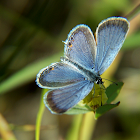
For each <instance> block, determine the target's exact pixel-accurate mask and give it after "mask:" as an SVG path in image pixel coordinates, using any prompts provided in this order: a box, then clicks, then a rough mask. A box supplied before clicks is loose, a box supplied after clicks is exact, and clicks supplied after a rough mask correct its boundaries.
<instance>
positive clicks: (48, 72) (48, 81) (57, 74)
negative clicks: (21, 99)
mask: <svg viewBox="0 0 140 140" xmlns="http://www.w3.org/2000/svg"><path fill="white" fill-rule="evenodd" d="M84 79H85V77H84V76H83V75H82V74H81V73H79V70H78V69H77V68H75V67H74V66H71V65H68V64H65V63H62V62H58V63H54V64H52V65H51V66H48V67H46V68H44V69H42V70H41V71H40V72H39V73H38V74H37V78H36V82H37V84H38V86H39V87H41V88H49V89H53V88H58V87H63V86H66V85H70V84H73V83H76V82H79V81H82V80H84Z"/></svg>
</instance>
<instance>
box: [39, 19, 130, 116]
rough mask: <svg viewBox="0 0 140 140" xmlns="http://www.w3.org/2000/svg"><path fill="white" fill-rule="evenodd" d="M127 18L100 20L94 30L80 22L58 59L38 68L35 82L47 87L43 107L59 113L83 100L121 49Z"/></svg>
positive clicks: (127, 26) (72, 31)
mask: <svg viewBox="0 0 140 140" xmlns="http://www.w3.org/2000/svg"><path fill="white" fill-rule="evenodd" d="M128 30H129V21H128V20H127V19H125V18H122V17H111V18H107V19H106V20H103V21H102V22H101V23H100V24H99V25H98V27H97V29H96V34H95V39H94V36H93V33H92V31H91V29H90V28H89V27H88V26H86V25H84V24H80V25H78V26H76V27H75V28H73V29H72V30H71V31H70V33H69V34H68V38H67V40H66V41H65V42H64V43H65V47H64V57H61V58H60V62H56V63H53V64H51V65H50V66H48V67H46V68H44V69H42V70H40V72H39V73H38V74H37V78H36V82H37V84H38V86H39V87H41V88H48V89H51V90H49V91H48V92H47V93H46V94H45V96H44V103H45V105H46V107H47V108H48V109H49V110H50V111H51V113H53V114H62V113H64V112H66V111H67V110H68V109H70V108H72V107H73V106H74V105H76V104H77V103H78V102H79V101H80V100H82V99H84V98H85V96H87V95H88V94H89V93H90V91H91V90H92V88H93V86H94V83H97V84H102V78H101V77H100V75H101V74H102V73H103V72H104V71H105V70H106V69H107V68H108V67H109V66H110V65H111V63H112V62H113V60H114V59H115V57H116V55H117V54H118V52H119V50H120V49H121V47H122V45H123V42H124V40H125V37H126V35H127V32H128Z"/></svg>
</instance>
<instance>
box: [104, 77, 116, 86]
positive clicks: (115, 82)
mask: <svg viewBox="0 0 140 140" xmlns="http://www.w3.org/2000/svg"><path fill="white" fill-rule="evenodd" d="M102 79H105V78H102ZM105 80H107V81H110V82H112V83H114V84H116V85H117V86H118V84H117V83H116V82H114V81H112V80H108V79H105Z"/></svg>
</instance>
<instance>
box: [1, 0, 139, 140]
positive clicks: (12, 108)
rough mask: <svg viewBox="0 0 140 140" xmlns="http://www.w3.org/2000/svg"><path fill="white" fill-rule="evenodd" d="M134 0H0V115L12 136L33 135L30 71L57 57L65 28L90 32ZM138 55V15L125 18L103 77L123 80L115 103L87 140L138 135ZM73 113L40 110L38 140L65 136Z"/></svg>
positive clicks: (34, 92)
mask: <svg viewBox="0 0 140 140" xmlns="http://www.w3.org/2000/svg"><path fill="white" fill-rule="evenodd" d="M138 4H139V0H40V1H39V0H1V1H0V115H2V116H3V118H5V120H6V121H7V123H8V124H10V128H12V131H13V134H14V135H15V137H16V139H18V140H25V139H26V140H33V139H35V131H34V126H35V123H36V116H37V113H38V110H39V104H40V98H41V97H40V96H41V89H40V88H39V87H38V86H37V85H36V83H35V79H36V74H37V73H38V72H39V70H40V69H42V68H44V67H46V66H47V65H50V64H51V63H53V62H56V61H58V60H59V58H60V56H63V49H64V43H63V42H62V41H65V40H66V38H67V34H68V33H69V31H70V30H71V29H72V28H73V27H75V26H76V25H77V24H81V23H83V24H87V25H88V26H89V27H90V28H91V29H92V31H93V33H94V32H95V30H96V27H97V26H98V24H99V22H101V21H102V20H103V19H106V18H108V17H111V16H122V17H125V16H126V15H127V14H128V13H130V12H131V11H132V10H133V9H134V8H135V7H136V6H137V5H138ZM139 54H140V14H139V15H137V16H136V17H135V18H133V19H132V20H131V21H130V30H129V33H128V36H127V39H126V41H125V43H124V45H123V47H122V49H121V52H120V53H119V56H118V57H117V58H116V60H115V62H114V63H113V65H114V67H112V69H113V72H111V73H108V75H109V76H108V77H106V78H107V79H110V78H111V79H113V80H114V81H123V82H124V86H123V89H122V90H121V93H120V95H119V97H118V98H117V101H118V100H119V101H121V104H120V105H119V107H117V108H115V109H113V110H111V111H109V112H108V113H106V114H105V115H103V116H102V117H100V118H99V119H98V120H97V121H96V122H95V124H93V125H95V127H94V130H93V129H92V131H90V135H91V137H90V139H91V140H93V139H94V140H106V139H107V140H112V139H114V140H117V139H123V140H124V139H126V140H139V139H140V55H139ZM90 115H91V114H90ZM92 115H93V116H92V118H93V119H94V114H92ZM74 117H75V116H72V115H70V116H69V115H52V114H51V113H50V112H49V111H48V109H47V108H46V109H45V112H44V115H43V119H42V126H41V137H40V139H41V140H65V139H66V138H67V139H69V138H68V137H69V135H71V134H70V132H71V131H70V129H71V128H72V122H73V118H74ZM0 123H2V120H1V119H0ZM90 125H92V123H91V124H90ZM25 126H27V127H25ZM71 137H72V136H71ZM0 139H1V135H0ZM86 140H88V139H86Z"/></svg>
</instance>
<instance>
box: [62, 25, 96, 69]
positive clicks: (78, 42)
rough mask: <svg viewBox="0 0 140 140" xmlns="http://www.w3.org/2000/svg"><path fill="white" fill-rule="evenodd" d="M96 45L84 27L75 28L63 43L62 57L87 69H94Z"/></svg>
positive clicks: (91, 35) (86, 27) (88, 30)
mask: <svg viewBox="0 0 140 140" xmlns="http://www.w3.org/2000/svg"><path fill="white" fill-rule="evenodd" d="M95 53H96V44H95V40H94V37H93V33H92V31H91V30H90V28H89V27H88V26H86V25H82V24H81V25H78V26H76V27H75V28H74V29H73V30H72V31H71V32H70V33H69V35H68V39H67V40H66V41H65V50H64V55H65V57H67V58H68V59H70V60H71V61H73V62H75V63H77V64H79V65H81V66H82V67H84V68H87V69H94V65H95Z"/></svg>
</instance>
